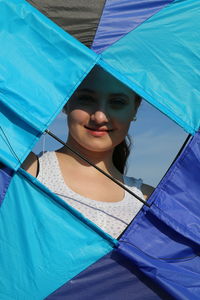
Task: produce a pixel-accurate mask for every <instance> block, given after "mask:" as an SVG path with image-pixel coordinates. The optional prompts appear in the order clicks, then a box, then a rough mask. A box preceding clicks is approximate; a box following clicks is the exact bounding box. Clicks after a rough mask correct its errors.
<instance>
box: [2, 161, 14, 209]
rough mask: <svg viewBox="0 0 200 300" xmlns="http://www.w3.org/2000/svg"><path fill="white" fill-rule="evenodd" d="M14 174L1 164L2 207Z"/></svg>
mask: <svg viewBox="0 0 200 300" xmlns="http://www.w3.org/2000/svg"><path fill="white" fill-rule="evenodd" d="M13 174H14V172H13V170H12V169H10V168H8V167H6V166H4V165H3V164H0V206H1V205H2V203H3V200H4V197H5V194H6V191H7V189H8V187H9V184H10V182H11V179H12V176H13Z"/></svg>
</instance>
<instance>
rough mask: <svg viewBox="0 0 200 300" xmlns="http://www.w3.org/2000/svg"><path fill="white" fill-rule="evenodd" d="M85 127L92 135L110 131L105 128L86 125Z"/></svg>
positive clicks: (104, 133) (102, 134) (100, 134)
mask: <svg viewBox="0 0 200 300" xmlns="http://www.w3.org/2000/svg"><path fill="white" fill-rule="evenodd" d="M85 128H86V130H87V132H89V133H90V134H91V135H93V136H104V135H106V134H108V133H109V132H110V131H112V130H111V129H107V128H91V127H87V126H85Z"/></svg>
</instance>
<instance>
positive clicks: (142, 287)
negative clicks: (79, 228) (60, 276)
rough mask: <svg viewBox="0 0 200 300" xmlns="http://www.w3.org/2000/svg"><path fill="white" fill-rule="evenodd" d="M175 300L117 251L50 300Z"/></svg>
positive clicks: (68, 284)
mask: <svg viewBox="0 0 200 300" xmlns="http://www.w3.org/2000/svg"><path fill="white" fill-rule="evenodd" d="M65 299H68V300H93V299H95V300H102V299H103V300H111V299H115V300H132V299H134V300H158V299H166V300H167V299H171V300H172V299H173V297H171V298H169V295H168V294H166V293H165V292H164V291H163V290H161V289H160V288H159V287H158V286H157V285H155V283H153V282H152V281H151V280H149V279H147V277H146V276H144V275H143V274H142V273H141V272H140V271H138V269H137V268H136V267H135V266H132V265H131V264H130V262H129V261H128V260H127V259H126V258H124V257H123V256H122V255H121V254H119V253H118V252H117V251H116V250H114V251H112V252H110V253H109V254H108V255H106V256H104V257H103V258H102V259H100V260H99V261H98V262H96V263H95V264H93V265H91V266H90V267H89V268H88V269H86V270H85V271H83V272H82V273H80V274H79V275H78V276H76V277H74V278H73V279H72V280H70V281H69V282H67V283H66V284H65V285H63V286H62V287H60V288H59V289H58V290H56V291H55V292H54V293H53V294H51V295H49V296H48V297H47V298H46V300H65Z"/></svg>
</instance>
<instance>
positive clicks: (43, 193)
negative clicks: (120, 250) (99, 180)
mask: <svg viewBox="0 0 200 300" xmlns="http://www.w3.org/2000/svg"><path fill="white" fill-rule="evenodd" d="M26 176H27V177H26ZM34 180H35V183H34ZM0 215H1V217H0V243H1V247H0V265H1V268H0V299H1V300H8V299H9V300H10V299H28V300H36V299H37V300H39V299H44V298H45V297H47V296H48V295H49V294H50V293H52V292H53V291H54V290H56V289H57V288H59V287H60V286H61V285H62V284H64V283H66V282H67V281H68V280H70V279H71V278H73V277H74V276H75V275H77V274H78V273H80V272H81V271H82V270H84V269H85V268H87V267H88V266H90V265H91V264H92V263H94V262H96V261H97V260H98V259H99V258H101V257H103V256H104V255H105V254H107V253H108V252H110V251H111V250H112V249H113V247H114V246H115V244H117V241H116V240H114V239H112V238H111V237H110V236H108V235H107V234H106V233H104V232H103V231H102V230H101V229H99V228H98V227H97V226H96V225H94V224H93V223H91V222H90V221H89V220H87V219H85V218H84V217H83V216H82V215H81V214H80V213H79V212H77V211H76V210H74V209H73V208H71V207H70V206H68V205H67V204H66V203H65V202H64V201H63V200H62V199H60V198H58V197H57V196H55V195H54V194H52V193H51V192H50V191H49V190H47V189H46V188H45V187H43V186H42V185H41V184H40V183H39V182H38V181H37V180H36V179H33V177H32V176H30V175H27V174H25V172H24V171H23V170H21V169H20V170H19V171H18V172H17V173H16V174H15V175H14V177H13V179H12V181H11V183H10V186H9V188H8V191H7V194H6V196H5V199H4V201H3V204H2V206H1V208H0Z"/></svg>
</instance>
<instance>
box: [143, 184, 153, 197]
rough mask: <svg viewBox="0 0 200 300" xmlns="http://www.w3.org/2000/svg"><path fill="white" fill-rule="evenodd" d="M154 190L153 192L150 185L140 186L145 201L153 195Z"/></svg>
mask: <svg viewBox="0 0 200 300" xmlns="http://www.w3.org/2000/svg"><path fill="white" fill-rule="evenodd" d="M154 190H155V188H154V187H153V186H151V185H148V184H145V183H143V184H142V185H141V191H142V194H143V195H144V198H145V199H148V198H149V197H150V196H151V194H152V193H153V191H154Z"/></svg>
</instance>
